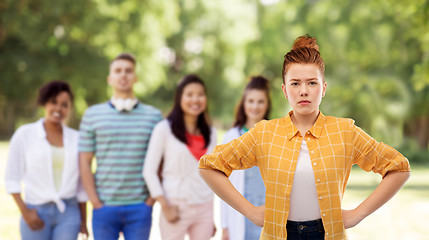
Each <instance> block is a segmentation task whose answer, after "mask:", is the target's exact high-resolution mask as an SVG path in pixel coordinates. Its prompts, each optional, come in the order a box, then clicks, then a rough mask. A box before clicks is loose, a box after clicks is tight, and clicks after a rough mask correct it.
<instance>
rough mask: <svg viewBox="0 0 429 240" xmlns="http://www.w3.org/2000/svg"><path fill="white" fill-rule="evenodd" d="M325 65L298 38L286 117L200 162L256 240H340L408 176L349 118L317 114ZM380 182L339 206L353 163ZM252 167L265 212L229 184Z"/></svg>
mask: <svg viewBox="0 0 429 240" xmlns="http://www.w3.org/2000/svg"><path fill="white" fill-rule="evenodd" d="M324 72H325V66H324V62H323V60H322V58H321V56H320V53H319V47H318V45H317V43H316V39H315V38H312V37H310V36H308V35H305V36H301V37H298V38H297V39H296V40H295V43H294V45H293V47H292V50H291V51H290V52H288V53H287V54H286V55H285V59H284V63H283V85H282V91H283V93H284V95H285V97H286V98H287V99H288V101H289V103H290V105H291V106H292V109H293V110H292V111H291V112H289V114H287V116H286V117H283V118H279V119H275V120H271V121H262V122H260V123H258V124H256V126H255V127H254V128H252V129H250V130H249V131H248V132H247V133H246V134H244V135H242V136H241V137H240V138H238V139H236V140H234V141H232V142H230V143H228V144H225V145H220V146H218V147H216V148H215V151H214V152H213V153H212V154H210V155H206V156H203V157H202V158H201V160H200V166H199V167H200V175H201V176H202V177H203V179H204V180H205V181H206V182H207V184H208V185H209V186H210V187H211V188H212V189H213V191H214V192H215V193H216V194H217V195H218V196H219V197H220V198H222V199H223V200H224V201H225V202H227V203H228V204H229V205H231V206H232V207H233V208H235V209H236V210H237V211H239V212H240V213H242V214H243V215H244V216H246V217H247V218H249V220H251V221H252V222H253V223H255V224H256V225H258V226H263V231H262V234H261V239H347V235H346V231H345V229H347V228H351V227H353V226H355V225H357V224H358V223H359V222H360V221H362V220H363V219H364V218H365V217H367V216H368V215H370V214H371V213H373V212H374V211H375V210H377V209H378V208H380V207H381V206H382V205H383V204H384V203H386V202H387V201H388V200H389V199H391V198H392V197H393V196H394V195H395V194H396V192H397V191H398V190H399V189H400V188H401V187H402V185H403V184H404V183H405V182H406V181H407V179H408V178H409V176H410V173H409V171H410V165H409V163H408V160H407V159H406V158H405V157H404V156H402V155H401V154H400V153H399V152H397V151H396V150H395V149H393V148H392V147H390V146H388V145H386V144H384V143H381V142H377V141H376V140H375V139H373V138H372V137H370V136H369V135H367V134H366V133H365V132H364V131H363V130H362V129H360V128H359V127H357V126H356V125H355V124H354V121H353V120H352V119H347V118H338V117H331V116H325V115H323V114H322V113H321V112H320V110H319V105H320V103H321V101H322V98H323V97H324V95H325V90H326V82H325V78H324ZM354 164H357V165H359V167H361V168H362V169H364V170H365V171H373V172H376V173H379V174H380V175H382V177H383V180H382V181H381V183H380V184H379V186H378V187H377V188H376V189H375V190H374V192H373V193H372V194H371V195H370V196H369V197H368V198H366V199H365V200H364V201H363V202H362V203H361V204H359V206H357V207H356V208H355V209H352V210H343V209H342V208H341V201H342V198H343V194H344V191H345V188H346V185H347V180H348V177H349V175H350V170H351V167H352V165H354ZM255 165H257V166H259V168H260V170H261V175H262V178H263V180H264V183H265V187H266V194H265V195H266V197H265V207H258V206H254V205H252V204H251V203H249V201H247V200H246V199H245V198H244V197H243V196H242V195H241V194H240V193H239V192H237V190H236V189H235V188H234V187H233V186H232V185H231V183H230V181H229V180H228V178H227V176H229V175H230V174H231V172H232V171H233V170H238V169H246V168H250V167H252V166H255Z"/></svg>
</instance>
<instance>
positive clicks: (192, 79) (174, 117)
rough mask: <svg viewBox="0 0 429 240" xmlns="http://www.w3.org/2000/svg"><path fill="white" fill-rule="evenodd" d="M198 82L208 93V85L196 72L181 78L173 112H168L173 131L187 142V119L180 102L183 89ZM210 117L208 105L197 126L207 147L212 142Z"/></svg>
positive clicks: (182, 140)
mask: <svg viewBox="0 0 429 240" xmlns="http://www.w3.org/2000/svg"><path fill="white" fill-rule="evenodd" d="M191 83H198V84H201V85H202V86H203V88H204V93H205V94H206V95H207V91H206V86H205V85H204V82H203V80H201V78H200V77H198V76H197V75H195V74H189V75H186V76H185V77H183V78H182V80H180V82H179V84H178V85H177V88H176V95H175V97H174V106H173V109H172V110H171V112H170V113H169V114H168V116H167V119H168V121H169V123H170V126H171V130H172V131H173V134H174V136H175V137H176V138H177V139H179V141H181V142H183V143H185V144H187V143H188V142H187V141H186V128H185V121H184V116H183V110H182V108H181V107H180V102H181V100H182V95H183V90H184V89H185V87H186V86H187V85H188V84H191ZM209 121H210V117H209V115H208V110H207V107H206V109H205V110H204V112H202V113H201V114H200V115H198V120H197V127H198V129H199V130H200V131H201V134H202V135H203V137H204V141H205V146H204V147H207V146H208V145H209V143H210V134H211V129H210V125H209Z"/></svg>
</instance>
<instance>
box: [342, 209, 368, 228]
mask: <svg viewBox="0 0 429 240" xmlns="http://www.w3.org/2000/svg"><path fill="white" fill-rule="evenodd" d="M342 214H343V222H344V228H345V229H347V228H352V227H354V226H356V225H358V224H359V223H360V222H361V221H362V220H363V217H361V216H360V214H359V212H358V211H357V210H356V209H353V210H344V209H343V210H342Z"/></svg>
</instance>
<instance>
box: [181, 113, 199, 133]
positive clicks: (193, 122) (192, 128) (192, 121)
mask: <svg viewBox="0 0 429 240" xmlns="http://www.w3.org/2000/svg"><path fill="white" fill-rule="evenodd" d="M183 118H184V121H185V128H186V131H187V132H188V133H190V134H194V135H198V134H199V129H198V126H197V121H198V116H190V115H188V114H185V115H184V116H183Z"/></svg>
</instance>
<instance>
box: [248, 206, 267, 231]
mask: <svg viewBox="0 0 429 240" xmlns="http://www.w3.org/2000/svg"><path fill="white" fill-rule="evenodd" d="M248 218H249V220H250V221H251V222H252V223H253V224H255V225H256V226H259V227H263V226H264V218H265V205H262V206H259V207H253V209H252V211H251V213H250V216H249V217H248Z"/></svg>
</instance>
